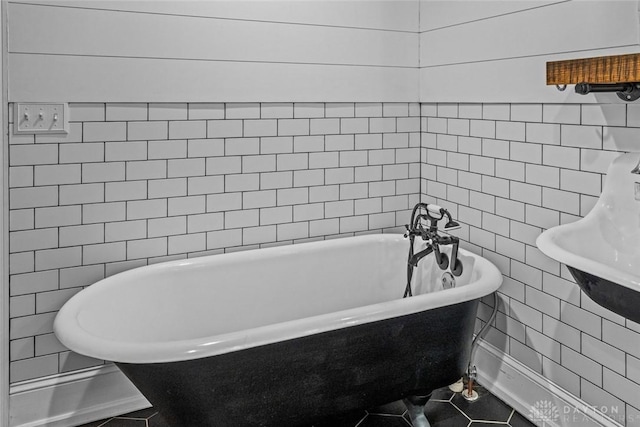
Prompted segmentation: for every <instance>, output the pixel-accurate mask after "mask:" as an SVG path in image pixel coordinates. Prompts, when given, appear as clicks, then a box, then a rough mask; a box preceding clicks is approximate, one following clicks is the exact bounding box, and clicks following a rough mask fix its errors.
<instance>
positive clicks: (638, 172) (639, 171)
mask: <svg viewBox="0 0 640 427" xmlns="http://www.w3.org/2000/svg"><path fill="white" fill-rule="evenodd" d="M631 173H633V174H636V175H640V159H639V160H638V164H637V165H636V167H635V168H633V169H631Z"/></svg>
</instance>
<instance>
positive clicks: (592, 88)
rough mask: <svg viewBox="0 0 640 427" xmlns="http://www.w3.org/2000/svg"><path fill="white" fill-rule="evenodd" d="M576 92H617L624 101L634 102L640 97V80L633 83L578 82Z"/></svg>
mask: <svg viewBox="0 0 640 427" xmlns="http://www.w3.org/2000/svg"><path fill="white" fill-rule="evenodd" d="M575 91H576V93H578V94H580V95H587V94H589V93H605V92H615V93H616V95H618V98H620V99H622V100H623V101H627V102H632V101H635V100H637V99H640V82H633V83H602V84H594V83H578V84H576V87H575Z"/></svg>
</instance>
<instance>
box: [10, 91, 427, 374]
mask: <svg viewBox="0 0 640 427" xmlns="http://www.w3.org/2000/svg"><path fill="white" fill-rule="evenodd" d="M69 107H70V108H69V112H70V113H69V115H70V122H71V132H70V134H69V135H68V136H67V137H65V136H38V137H33V136H28V135H19V136H16V135H10V154H9V157H10V159H9V164H10V167H9V175H10V190H9V191H10V194H9V207H10V248H9V249H10V275H11V276H10V295H11V300H10V307H11V310H10V311H11V321H10V328H11V334H10V339H11V345H10V348H11V372H10V376H11V382H12V383H16V382H20V381H23V380H30V379H34V378H39V377H43V376H47V375H52V374H57V373H60V372H67V371H72V370H75V369H82V368H86V367H89V366H95V365H99V364H102V363H103V362H102V361H99V360H94V359H89V358H86V357H82V356H80V355H76V354H73V353H70V352H69V351H68V350H67V349H65V348H64V346H62V345H61V344H60V343H59V342H58V341H57V340H56V338H55V336H54V335H53V333H52V324H53V319H54V317H55V314H56V312H57V310H58V309H59V308H60V307H61V306H62V304H64V302H65V301H66V300H68V299H69V298H70V297H71V296H72V295H74V294H75V293H76V292H78V291H79V290H80V289H82V288H83V287H85V286H88V285H90V284H92V283H94V282H96V281H97V280H100V279H102V278H104V277H107V276H109V275H112V274H115V273H118V272H120V271H123V270H127V269H130V268H133V267H138V266H141V265H146V264H152V263H157V262H162V261H166V260H170V259H177V258H186V257H195V256H202V255H207V254H215V253H220V252H225V251H228V252H231V251H237V250H243V249H249V248H256V247H266V246H272V245H274V244H290V243H297V242H303V241H308V240H316V239H324V238H333V237H337V236H348V235H354V234H361V233H368V232H381V231H394V232H397V231H400V229H399V228H398V227H399V226H401V225H402V224H404V223H406V222H407V218H408V216H409V215H410V209H411V208H412V207H413V205H414V204H415V203H417V202H418V198H419V195H420V106H419V104H417V103H415V104H408V103H389V104H382V103H362V104H360V103H328V104H324V103H295V104H294V103H276V104H269V103H263V104H260V103H245V104H220V103H215V104H184V103H182V104H181V103H171V104H146V103H136V104H115V103H114V104H103V103H102V104H100V103H92V104H71V105H70V106H69Z"/></svg>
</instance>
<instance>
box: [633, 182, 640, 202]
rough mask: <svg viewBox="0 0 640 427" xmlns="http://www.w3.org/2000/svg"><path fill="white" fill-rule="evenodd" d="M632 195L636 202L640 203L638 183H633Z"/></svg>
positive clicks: (639, 183)
mask: <svg viewBox="0 0 640 427" xmlns="http://www.w3.org/2000/svg"><path fill="white" fill-rule="evenodd" d="M634 193H635V198H636V200H638V201H640V182H635V183H634Z"/></svg>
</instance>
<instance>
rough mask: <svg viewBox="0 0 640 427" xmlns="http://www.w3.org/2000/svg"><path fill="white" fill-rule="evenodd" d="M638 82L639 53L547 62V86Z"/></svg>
mask: <svg viewBox="0 0 640 427" xmlns="http://www.w3.org/2000/svg"><path fill="white" fill-rule="evenodd" d="M583 82H586V83H625V82H640V53H633V54H629V55H614V56H600V57H596V58H581V59H570V60H566V61H553V62H547V85H568V84H576V83H583Z"/></svg>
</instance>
